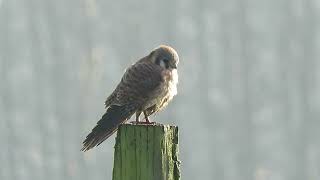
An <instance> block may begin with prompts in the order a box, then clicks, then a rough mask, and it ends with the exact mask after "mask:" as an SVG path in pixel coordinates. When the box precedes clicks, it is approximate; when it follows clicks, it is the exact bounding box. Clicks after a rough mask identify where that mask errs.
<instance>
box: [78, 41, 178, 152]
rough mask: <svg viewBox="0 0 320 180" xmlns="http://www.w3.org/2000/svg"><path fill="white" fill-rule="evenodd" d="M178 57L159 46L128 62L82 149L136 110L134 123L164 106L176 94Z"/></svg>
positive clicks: (107, 132) (98, 141)
mask: <svg viewBox="0 0 320 180" xmlns="http://www.w3.org/2000/svg"><path fill="white" fill-rule="evenodd" d="M178 63H179V57H178V54H177V53H176V51H175V50H174V49H173V48H171V47H169V46H164V45H162V46H160V47H158V48H156V49H155V50H153V51H152V52H151V53H150V54H149V55H147V56H146V57H144V58H142V59H140V60H139V61H137V62H136V63H135V64H133V65H131V66H130V67H129V68H128V69H127V70H126V72H125V73H124V75H123V77H122V79H121V81H120V83H119V84H118V86H117V87H116V88H115V90H114V91H113V93H112V94H111V95H110V96H109V97H108V98H107V100H106V101H105V106H106V108H107V111H106V113H105V114H104V115H103V116H102V118H101V119H100V120H99V121H98V123H97V125H96V126H95V127H94V128H93V129H92V131H91V133H90V134H89V135H88V136H87V137H86V139H85V140H84V142H83V148H82V149H81V150H82V151H87V150H89V149H91V148H93V147H95V146H98V145H99V144H101V143H102V142H103V141H104V140H106V139H107V138H108V137H109V136H111V135H112V134H113V133H114V132H115V131H116V130H117V128H118V126H119V125H120V124H121V123H124V122H126V121H127V120H128V119H130V117H131V116H132V115H133V114H134V113H136V122H137V123H139V122H140V121H139V116H140V114H141V113H143V114H144V116H145V120H146V123H150V122H149V118H148V116H150V115H152V114H153V113H155V112H158V111H159V110H161V109H162V108H164V107H165V106H166V105H167V104H168V103H169V102H170V100H171V99H172V98H173V96H175V95H176V94H177V87H176V86H177V83H178V74H177V65H178Z"/></svg>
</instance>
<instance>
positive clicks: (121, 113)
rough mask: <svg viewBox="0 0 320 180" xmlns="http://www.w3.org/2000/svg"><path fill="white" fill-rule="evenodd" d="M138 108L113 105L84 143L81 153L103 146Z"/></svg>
mask: <svg viewBox="0 0 320 180" xmlns="http://www.w3.org/2000/svg"><path fill="white" fill-rule="evenodd" d="M135 110H136V108H135V106H133V105H123V106H117V105H112V106H110V107H109V108H108V109H107V112H106V113H105V114H104V115H103V116H102V118H101V119H100V120H99V121H98V123H97V125H96V126H95V127H94V128H93V129H92V131H91V133H90V134H89V135H88V136H87V137H86V139H85V140H84V141H83V147H82V149H81V151H87V150H89V149H91V148H93V147H95V146H98V145H99V144H101V143H102V142H103V141H104V140H106V139H107V138H108V137H109V136H111V135H112V134H113V133H114V132H115V131H116V130H117V128H118V126H119V125H120V124H121V123H124V122H125V121H127V120H128V119H130V117H131V116H132V115H133V114H134V112H135Z"/></svg>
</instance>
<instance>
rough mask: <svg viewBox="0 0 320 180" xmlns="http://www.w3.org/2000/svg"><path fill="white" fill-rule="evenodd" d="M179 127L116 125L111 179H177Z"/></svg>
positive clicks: (178, 175) (178, 177)
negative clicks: (117, 126)
mask: <svg viewBox="0 0 320 180" xmlns="http://www.w3.org/2000/svg"><path fill="white" fill-rule="evenodd" d="M179 165H180V161H179V160H178V127H176V126H169V125H162V124H151V125H150V124H148V125H140V124H139V125H136V124H122V125H120V126H119V128H118V132H117V137H116V144H115V153H114V166H113V180H179V179H180V167H179Z"/></svg>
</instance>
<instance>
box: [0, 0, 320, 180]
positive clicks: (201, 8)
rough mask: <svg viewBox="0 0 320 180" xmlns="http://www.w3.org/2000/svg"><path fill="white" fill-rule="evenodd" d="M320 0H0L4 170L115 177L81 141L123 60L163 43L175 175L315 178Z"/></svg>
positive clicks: (0, 167)
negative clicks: (169, 50) (169, 63)
mask: <svg viewBox="0 0 320 180" xmlns="http://www.w3.org/2000/svg"><path fill="white" fill-rule="evenodd" d="M319 19H320V1H318V0H243V1H239V0H206V1H196V0H184V1H182V0H177V1H172V0H162V1H153V2H152V1H149V0H141V1H139V2H137V1H111V0H68V1H64V0H0V98H1V99H0V144H1V153H0V162H1V164H0V179H1V180H21V179H23V180H43V179H47V180H71V179H77V180H85V179H91V180H102V179H104V180H105V179H111V177H112V166H113V150H114V149H113V146H114V142H115V141H114V138H115V136H114V135H113V136H112V137H111V138H109V139H108V140H107V141H105V142H104V143H103V144H101V145H100V146H99V147H97V148H95V149H93V150H91V151H89V152H87V153H83V152H80V148H81V143H82V141H83V139H84V137H85V136H86V135H87V134H88V133H89V132H90V131H91V128H92V127H93V126H94V125H95V124H96V122H97V121H98V120H99V118H100V117H101V115H102V114H103V113H104V111H105V110H104V104H103V103H104V100H105V99H106V97H107V96H108V95H109V94H110V93H111V92H112V90H113V89H114V88H115V86H116V84H117V83H118V82H119V80H120V78H121V76H122V74H123V72H124V69H125V68H126V67H128V66H129V65H130V64H132V63H134V62H135V61H136V60H138V59H139V58H141V57H143V56H145V55H147V54H148V53H149V52H150V51H151V50H152V49H154V48H155V47H157V46H158V45H160V44H167V45H171V46H173V47H174V48H175V49H176V50H177V51H178V53H179V55H180V64H179V67H178V68H179V75H180V77H179V78H180V79H179V88H178V91H179V95H178V96H177V97H176V98H175V99H174V100H173V102H172V103H171V104H170V105H169V106H168V107H167V109H165V110H164V111H163V112H162V113H159V114H158V115H157V116H156V117H152V119H153V120H156V121H158V122H162V123H168V124H176V125H178V126H179V128H180V159H181V161H182V165H181V168H182V179H183V180H194V179H202V180H235V179H236V180H316V179H319V178H320V141H319V137H320V129H319V127H320V121H319V118H320V61H319V59H320V51H319V49H320V20H319Z"/></svg>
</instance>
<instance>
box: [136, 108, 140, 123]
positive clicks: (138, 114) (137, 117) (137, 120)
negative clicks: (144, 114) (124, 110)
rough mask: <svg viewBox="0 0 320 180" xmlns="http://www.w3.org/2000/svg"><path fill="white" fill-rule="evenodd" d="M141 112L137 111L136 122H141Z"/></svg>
mask: <svg viewBox="0 0 320 180" xmlns="http://www.w3.org/2000/svg"><path fill="white" fill-rule="evenodd" d="M140 114H141V111H137V112H136V123H139V122H140V118H139V116H140Z"/></svg>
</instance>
